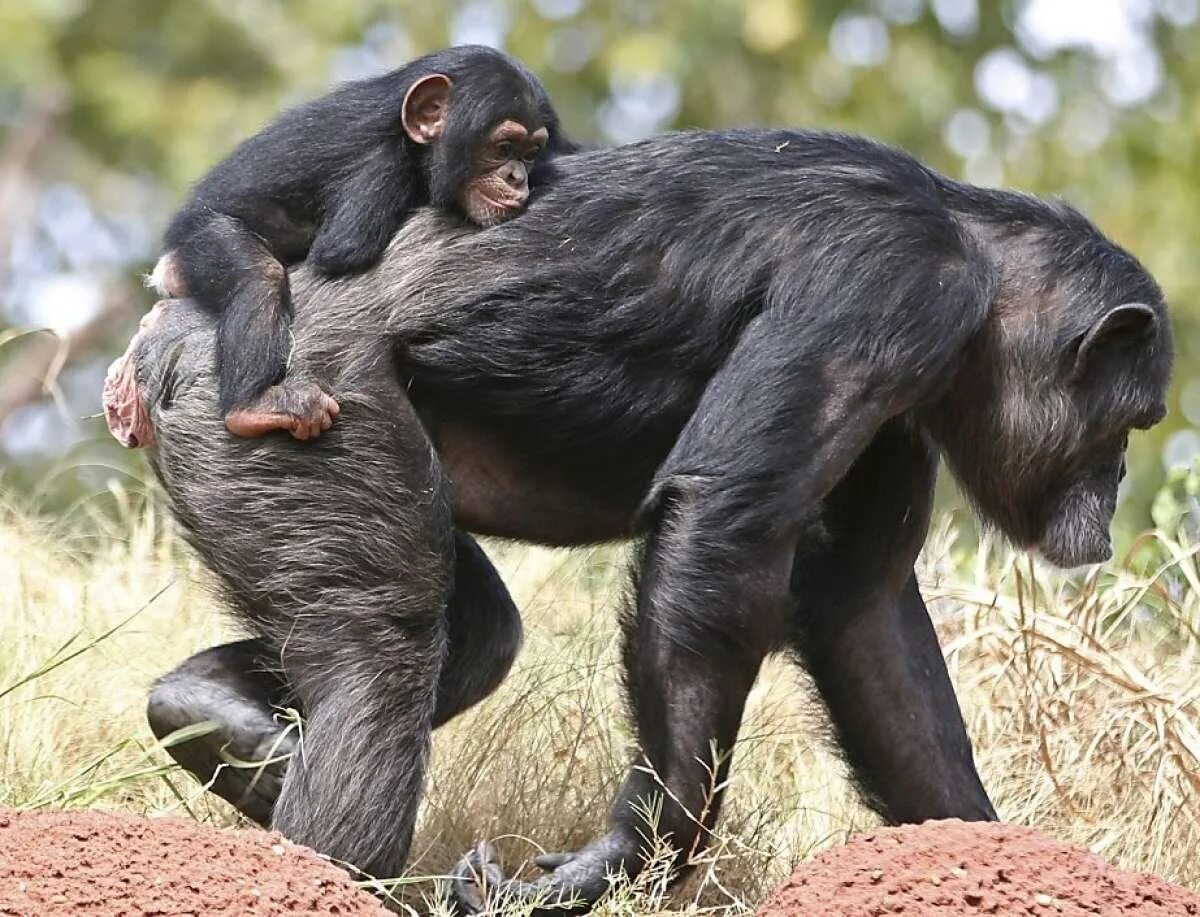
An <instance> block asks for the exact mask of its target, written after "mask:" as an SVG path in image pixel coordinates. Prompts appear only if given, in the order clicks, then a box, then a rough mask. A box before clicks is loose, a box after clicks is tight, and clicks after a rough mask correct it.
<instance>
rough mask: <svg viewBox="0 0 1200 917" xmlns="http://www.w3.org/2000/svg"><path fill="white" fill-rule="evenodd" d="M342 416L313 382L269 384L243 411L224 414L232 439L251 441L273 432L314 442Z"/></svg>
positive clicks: (238, 409) (334, 403)
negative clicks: (285, 432) (250, 439)
mask: <svg viewBox="0 0 1200 917" xmlns="http://www.w3.org/2000/svg"><path fill="white" fill-rule="evenodd" d="M339 413H341V408H340V407H339V406H338V403H337V402H336V401H334V400H333V399H332V398H330V397H329V396H328V395H327V394H325V392H323V391H322V390H321V388H320V386H318V385H316V384H314V383H312V382H284V383H282V384H280V385H272V386H271V387H270V388H269V389H267V390H266V391H265V392H263V393H262V394H261V395H260V396H259V397H258V398H256V399H255V400H254V401H252V402H251V403H250V404H248V405H247V406H246V407H244V408H234V409H233V410H232V411H230V412H229V413H228V414H226V415H225V426H226V427H227V428H228V429H229V432H230V433H232V434H234V435H235V436H245V437H248V438H254V437H257V436H263V435H264V434H266V433H270V432H271V431H272V430H287V431H288V432H289V433H291V434H292V436H294V437H295V438H296V439H314V438H316V437H318V436H320V435H321V433H323V432H324V431H325V430H328V429H329V428H330V426H332V425H333V422H334V420H336V419H337V416H338V414H339Z"/></svg>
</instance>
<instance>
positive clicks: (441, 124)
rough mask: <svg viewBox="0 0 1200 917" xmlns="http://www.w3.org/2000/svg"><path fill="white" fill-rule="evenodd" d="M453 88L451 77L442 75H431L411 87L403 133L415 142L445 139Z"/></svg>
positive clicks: (403, 120) (407, 97) (407, 98)
mask: <svg viewBox="0 0 1200 917" xmlns="http://www.w3.org/2000/svg"><path fill="white" fill-rule="evenodd" d="M453 87H454V84H453V83H452V82H451V80H450V77H448V76H446V75H445V74H443V73H431V74H430V75H429V76H423V77H421V78H420V79H419V80H417V81H416V82H415V83H413V84H412V85H411V86H410V87H409V88H408V92H407V93H405V95H404V109H403V111H402V113H401V116H400V119H401V121H402V122H403V123H404V132H405V133H406V134H408V136H409V137H411V138H412V140H413V142H414V143H421V144H425V143H433V141H435V140H437V139H438V137H440V136H442V131H443V130H445V129H446V115H447V114H448V113H449V111H450V91H451V89H453Z"/></svg>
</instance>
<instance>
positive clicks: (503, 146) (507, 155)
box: [496, 140, 513, 159]
mask: <svg viewBox="0 0 1200 917" xmlns="http://www.w3.org/2000/svg"><path fill="white" fill-rule="evenodd" d="M496 155H497V156H499V157H500V158H501V159H512V158H513V145H512V143H511V142H509V141H508V140H501V141H500V142H499V143H497V144H496Z"/></svg>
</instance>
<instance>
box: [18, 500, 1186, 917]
mask: <svg viewBox="0 0 1200 917" xmlns="http://www.w3.org/2000/svg"><path fill="white" fill-rule="evenodd" d="M86 528H87V530H88V531H90V532H92V534H91V535H89V536H87V537H84V536H81V535H79V534H77V533H78V532H79V531H80V530H81V529H80V528H79V527H77V526H72V527H70V528H66V527H60V528H55V527H53V526H48V525H47V524H45V523H42V522H35V521H34V520H33V519H32V517H30V516H28V515H26V514H22V513H20V512H18V511H16V510H14V509H12V508H11V507H0V577H2V580H0V581H3V582H5V583H6V584H8V588H7V589H6V590H5V591H4V593H3V595H2V596H0V756H2V757H0V805H8V806H43V805H68V806H95V807H103V808H123V809H129V810H133V811H135V812H140V813H145V814H150V815H159V814H165V813H175V814H179V813H181V812H184V813H190V814H191V815H193V816H194V817H196V818H199V819H202V820H209V821H213V822H215V823H218V824H230V823H233V821H234V818H233V815H232V813H231V812H230V810H229V809H228V808H227V807H225V806H224V805H222V804H220V803H219V802H214V801H213V800H212V799H211V798H210V797H207V796H205V795H204V794H203V793H202V791H201V790H200V788H199V787H197V786H196V785H195V784H194V783H192V782H190V781H189V780H188V779H185V778H184V777H183V776H182V775H180V774H179V773H178V772H175V771H171V770H170V768H167V767H164V764H165V761H166V760H167V759H166V756H165V755H163V754H162V752H161V751H159V750H156V749H154V748H153V739H152V737H151V736H150V733H149V731H148V729H147V728H146V726H145V724H144V720H143V715H142V710H143V704H144V698H145V694H146V690H147V687H148V685H149V683H150V681H151V680H152V679H153V678H154V677H155V676H156V675H158V674H161V673H162V672H163V671H165V670H166V669H168V668H169V667H171V666H172V665H173V664H175V663H176V662H177V661H179V660H180V659H182V658H183V657H184V656H186V655H187V654H189V653H191V652H193V651H195V650H197V649H199V648H201V647H204V646H207V645H211V644H213V643H214V642H217V641H219V640H221V639H223V638H225V637H227V636H228V632H227V631H226V630H225V628H224V622H223V619H222V616H221V614H220V612H219V609H218V608H217V607H216V606H215V605H214V603H213V602H212V601H211V600H210V599H209V598H208V597H207V596H206V594H205V591H204V590H203V588H202V587H201V586H198V585H196V581H197V580H199V579H201V578H200V577H199V575H198V571H197V570H196V569H195V565H194V564H189V563H188V562H186V560H181V559H180V558H181V557H183V556H185V552H183V551H182V550H181V549H180V546H179V545H178V544H177V543H175V542H174V540H173V539H172V538H171V536H170V534H169V533H168V532H166V531H164V530H163V526H162V525H161V523H160V521H159V520H158V519H157V518H156V517H155V516H153V515H133V514H126V516H125V517H124V518H123V519H122V521H121V522H120V523H118V524H115V525H111V526H108V527H106V526H104V525H103V524H100V523H94V524H93V525H91V526H88V527H86ZM1155 537H1156V538H1157V539H1158V541H1157V551H1158V553H1159V554H1160V555H1161V556H1163V557H1164V558H1170V559H1169V560H1167V561H1165V562H1164V563H1162V564H1161V565H1160V566H1159V568H1157V569H1154V570H1151V571H1150V572H1149V573H1147V574H1144V575H1139V574H1135V573H1133V572H1130V570H1128V569H1123V568H1121V567H1119V566H1116V567H1110V568H1106V569H1104V570H1103V571H1096V572H1094V573H1093V574H1092V575H1090V576H1089V577H1088V578H1087V579H1085V580H1083V581H1082V582H1080V581H1078V580H1076V581H1071V580H1068V579H1065V578H1062V577H1059V576H1056V575H1050V574H1048V573H1047V571H1045V570H1042V569H1039V568H1036V567H1033V566H1031V564H1030V563H1029V561H1028V560H1027V559H1025V558H1023V557H1020V556H1013V555H1011V554H1008V553H1006V552H1004V551H1002V550H997V549H995V548H994V546H991V545H989V544H986V543H985V544H984V546H983V548H982V550H981V551H980V552H979V553H978V555H977V556H976V557H975V559H974V560H973V561H971V564H972V566H971V567H970V568H968V569H967V572H966V573H965V574H964V572H963V563H962V562H961V561H960V562H959V563H957V564H951V562H950V560H949V558H950V557H951V556H954V555H955V553H956V552H954V551H953V550H952V547H951V541H952V538H951V533H950V532H949V531H948V530H942V531H941V532H939V533H937V534H936V535H935V537H934V538H933V539H932V541H931V548H930V551H929V555H928V559H927V560H926V563H925V579H924V581H925V587H926V594H927V596H928V597H930V598H931V600H932V603H933V605H934V608H935V610H936V614H937V618H938V622H939V627H940V629H941V632H942V636H943V640H944V643H945V645H946V649H947V657H948V659H949V661H950V664H951V670H952V674H953V676H954V678H955V681H956V684H957V686H958V690H959V695H960V697H961V698H962V701H963V705H964V709H965V713H966V716H967V720H968V723H969V726H970V729H971V733H972V735H973V737H974V739H975V742H976V746H977V750H978V759H979V764H980V767H981V770H982V771H983V774H984V778H985V782H986V783H987V785H988V786H989V788H990V790H991V792H992V794H993V796H994V798H995V799H996V802H997V806H998V808H999V810H1000V812H1001V813H1002V815H1003V816H1004V817H1006V818H1007V819H1009V820H1012V821H1017V822H1022V823H1026V824H1032V825H1037V826H1039V827H1042V828H1044V829H1046V830H1048V831H1049V832H1050V833H1052V834H1054V835H1056V836H1058V837H1061V838H1064V839H1067V840H1070V841H1074V842H1078V843H1081V844H1085V845H1088V846H1090V847H1092V849H1094V850H1097V851H1099V852H1101V853H1103V854H1104V855H1106V856H1108V857H1110V858H1112V859H1115V860H1116V861H1117V862H1119V863H1121V864H1122V865H1124V866H1127V867H1133V868H1139V869H1146V870H1151V871H1154V872H1157V873H1159V874H1161V875H1164V876H1166V877H1168V878H1170V879H1174V880H1177V881H1181V882H1183V883H1185V884H1189V885H1192V886H1200V862H1197V861H1196V859H1195V858H1194V857H1193V856H1192V851H1193V850H1195V849H1196V847H1197V844H1198V843H1200V801H1198V800H1200V794H1198V793H1197V790H1198V789H1200V785H1198V784H1200V727H1198V720H1197V712H1198V711H1197V702H1198V701H1197V698H1198V694H1200V672H1198V671H1197V667H1196V659H1197V638H1196V634H1197V630H1198V625H1200V621H1198V620H1197V616H1198V614H1200V611H1198V608H1197V596H1198V595H1200V572H1198V569H1197V564H1196V559H1195V557H1194V556H1193V555H1192V554H1191V553H1190V552H1189V551H1188V549H1186V548H1185V547H1183V546H1181V545H1178V544H1175V543H1173V542H1171V541H1169V540H1168V539H1166V538H1164V537H1162V536H1155ZM493 554H494V556H495V557H496V559H497V561H498V563H499V564H500V566H501V568H502V571H503V573H504V576H505V579H506V581H507V582H508V583H509V585H510V587H511V588H512V590H513V593H514V596H515V597H516V599H517V601H518V603H519V605H520V606H521V607H522V609H523V610H524V613H525V620H526V622H527V626H528V635H527V641H526V646H525V650H524V652H523V654H522V658H521V661H520V662H519V663H518V667H517V669H516V671H515V672H514V674H513V676H512V677H511V678H510V679H509V680H508V682H507V683H506V684H505V686H504V687H503V688H502V689H501V691H499V692H498V693H497V695H496V696H495V697H493V698H492V699H490V700H489V701H488V702H487V703H485V704H483V705H481V706H480V708H478V709H477V710H475V711H472V712H471V713H469V714H467V715H465V716H463V717H460V718H459V719H458V720H456V721H455V722H453V723H452V724H450V725H449V726H447V727H446V728H445V729H444V730H442V731H441V732H440V733H439V734H438V735H437V738H436V749H435V763H434V770H433V774H432V778H431V782H430V787H429V793H428V797H427V803H426V805H425V807H424V809H423V812H422V816H421V823H420V826H419V830H418V836H417V840H416V844H415V846H414V851H413V860H412V866H411V869H410V874H411V876H412V877H413V878H414V881H413V882H412V883H411V884H410V885H409V886H408V898H409V900H412V899H413V897H414V896H419V895H421V894H422V893H429V892H430V891H431V889H432V886H431V883H429V882H428V881H426V880H423V879H422V878H420V877H427V876H431V875H436V874H438V873H440V872H442V871H443V870H445V869H446V868H447V867H448V866H449V865H450V864H451V863H452V862H453V860H454V859H455V858H456V857H457V855H458V854H459V853H460V852H461V851H462V850H464V849H466V848H467V847H468V846H469V845H470V843H471V842H472V841H473V840H474V839H475V838H477V837H479V836H492V837H496V836H501V842H500V845H501V847H502V849H503V850H504V851H505V854H506V860H507V863H508V865H510V866H515V865H517V864H519V863H521V862H522V861H524V860H526V859H528V858H529V857H530V856H531V855H532V854H534V853H536V852H538V848H537V847H536V846H535V844H534V840H536V841H537V842H539V843H542V844H547V845H551V847H552V848H553V849H572V848H573V847H575V846H576V845H578V844H580V843H581V842H583V841H585V840H587V839H589V838H590V837H592V836H594V835H595V834H596V832H598V831H599V830H600V829H601V827H602V825H603V823H604V819H605V816H606V813H607V809H608V805H609V800H610V799H611V796H612V793H613V791H614V789H615V786H616V783H617V781H618V780H619V778H620V776H621V775H622V773H623V771H624V768H625V766H626V765H627V764H628V762H629V760H630V758H629V755H630V732H629V728H628V725H627V724H626V722H625V720H624V717H623V708H622V704H621V700H620V692H619V679H618V673H617V669H616V662H615V657H616V639H615V624H614V622H615V614H614V608H615V605H616V603H617V602H618V601H619V597H620V595H621V592H622V583H623V552H621V551H620V550H618V549H603V550H594V551H588V552H576V553H565V552H551V551H541V550H529V549H521V548H515V547H511V546H500V547H498V548H496V549H495V551H494V552H493ZM31 676H32V677H31ZM821 733H822V727H821V719H820V713H819V711H816V710H815V709H814V707H813V705H812V703H811V702H810V701H809V700H808V692H807V690H806V685H805V683H804V680H803V678H802V677H801V676H800V675H799V674H798V673H797V672H796V671H795V670H794V669H792V668H791V667H790V666H788V665H786V664H785V663H784V662H782V661H773V662H772V663H771V664H770V665H769V666H768V667H767V670H766V671H765V673H764V675H763V677H762V678H761V679H760V682H759V684H758V685H757V686H756V688H755V690H754V693H753V696H752V698H751V704H750V710H749V714H748V717H747V720H746V724H745V726H744V728H743V731H742V738H741V740H740V742H739V744H738V747H737V752H736V754H737V761H736V764H735V767H734V777H733V782H732V786H731V789H730V797H729V801H728V807H727V810H726V816H725V818H724V819H723V821H722V826H721V834H720V839H719V842H718V844H717V845H716V847H715V849H713V850H712V851H709V852H708V853H707V854H705V855H704V856H703V858H702V861H701V862H699V863H698V866H699V868H698V869H697V871H696V874H695V875H694V876H693V878H692V879H691V880H690V881H689V882H688V883H687V884H686V885H685V886H683V887H682V888H681V889H679V890H677V891H676V892H675V893H674V894H672V895H669V896H668V895H667V894H666V893H665V891H664V882H663V877H664V869H663V868H659V869H655V870H651V871H650V872H649V873H647V874H646V875H645V876H644V877H643V878H642V879H640V880H639V881H638V882H637V883H635V884H634V885H633V886H632V887H630V886H628V885H626V886H624V887H622V888H620V889H619V890H618V892H617V893H616V894H614V895H612V896H611V900H609V901H607V902H606V903H605V905H604V906H603V908H602V910H601V913H604V914H607V915H626V914H650V913H657V912H670V913H701V912H705V913H707V912H720V913H725V914H730V915H733V914H742V913H746V912H748V911H749V909H751V908H752V906H753V904H754V903H755V902H757V901H758V900H760V899H761V897H762V896H763V894H764V893H765V892H766V891H767V889H769V888H770V887H771V886H772V885H773V884H774V883H775V882H776V881H778V880H779V879H780V878H782V877H783V876H784V875H785V874H786V873H787V872H788V871H789V869H790V868H791V866H792V865H793V864H794V863H795V862H797V861H798V860H800V859H802V858H804V857H806V856H808V855H810V854H811V853H812V852H814V851H816V850H818V849H820V848H823V847H825V846H828V845H830V844H833V843H836V842H838V841H841V840H843V839H845V838H846V836H847V835H848V834H850V833H851V832H853V831H854V830H856V829H858V828H862V827H865V826H867V825H870V824H872V823H873V819H872V816H871V815H870V814H869V813H866V812H864V811H863V810H862V809H861V808H860V807H859V806H858V804H857V803H856V802H855V800H854V798H853V795H852V794H851V793H850V791H849V789H848V787H847V785H846V783H845V781H844V779H843V778H842V772H841V767H840V765H839V764H838V762H837V761H836V759H835V758H834V757H833V756H831V755H830V754H829V752H828V750H827V749H826V748H824V747H823V745H822V743H821V741H820V740H819V738H818V737H819V736H820V735H821ZM658 862H659V863H660V864H663V865H664V866H665V863H666V857H665V856H664V857H661V858H660V859H659V861H658Z"/></svg>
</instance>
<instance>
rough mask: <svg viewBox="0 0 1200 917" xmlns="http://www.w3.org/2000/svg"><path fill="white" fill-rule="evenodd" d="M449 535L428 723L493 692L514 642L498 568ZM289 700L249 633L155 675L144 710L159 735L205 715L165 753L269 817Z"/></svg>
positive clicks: (263, 647)
mask: <svg viewBox="0 0 1200 917" xmlns="http://www.w3.org/2000/svg"><path fill="white" fill-rule="evenodd" d="M454 543H455V559H454V586H453V589H452V591H451V595H450V600H449V603H448V605H447V609H446V619H447V629H448V631H449V639H450V647H449V650H448V653H447V656H446V660H445V662H444V663H443V665H442V672H441V677H440V679H439V682H438V696H437V707H436V708H435V710H434V715H433V725H434V727H435V728H436V727H437V726H440V725H441V724H442V723H444V722H446V721H447V720H449V719H451V718H452V717H454V716H457V715H458V714H459V713H461V712H462V711H464V710H466V709H468V708H469V707H471V706H473V705H474V704H476V703H478V702H479V701H481V700H483V698H485V697H486V696H487V695H489V694H491V693H492V691H494V690H495V689H496V688H497V687H498V686H499V685H500V683H501V682H502V681H503V680H504V677H505V676H506V675H507V674H508V671H509V669H510V668H511V667H512V663H513V660H514V659H515V658H516V655H517V651H518V650H519V649H520V646H521V618H520V616H519V614H518V612H517V608H516V606H515V605H514V604H513V601H512V598H511V597H510V596H509V594H508V590H507V588H505V586H504V582H503V581H502V580H501V579H500V575H499V574H498V573H497V572H496V568H495V567H494V566H492V563H491V561H490V560H489V559H488V557H487V555H486V554H484V553H483V550H482V549H481V548H480V547H479V545H478V544H477V543H476V542H475V540H474V539H473V538H472V537H471V536H470V535H468V534H466V533H465V532H456V533H455V539H454ZM272 657H273V658H274V661H272ZM293 705H298V704H297V701H296V700H295V698H293V697H291V687H290V685H288V683H287V681H286V675H285V673H284V672H282V671H281V669H280V662H279V653H278V651H273V650H272V649H271V647H270V646H269V645H268V644H267V643H266V641H264V640H263V639H262V638H253V639H250V640H240V641H238V642H236V643H227V644H225V645H223V646H218V647H213V648H212V649H207V650H204V651H202V652H200V653H197V654H196V655H194V656H192V657H190V658H189V659H186V660H184V662H183V663H181V664H180V665H179V666H178V667H177V668H175V669H174V670H172V671H171V672H169V673H168V674H167V675H164V676H163V677H162V678H160V679H159V680H158V681H157V682H156V683H155V685H154V688H153V690H152V691H151V694H150V700H149V703H148V705H147V716H148V718H149V720H150V726H151V729H152V730H153V731H154V734H155V735H156V736H158V737H159V738H160V739H161V738H165V737H166V736H167V735H169V734H170V733H172V732H174V731H175V730H177V729H182V728H184V727H188V726H196V725H199V724H201V723H205V722H209V723H211V724H212V726H213V727H214V728H213V731H211V732H208V733H206V734H204V735H201V736H197V737H196V738H193V739H190V740H188V741H186V742H180V743H177V744H174V745H172V746H171V747H170V748H168V749H167V751H168V752H169V754H170V755H171V756H172V757H173V758H175V760H176V761H178V762H179V764H180V765H181V766H182V767H184V768H185V769H186V770H188V771H190V772H191V773H193V774H194V775H196V777H197V778H198V779H199V780H200V781H201V782H202V783H205V784H210V786H211V789H212V791H213V792H214V793H216V794H217V795H218V796H221V797H222V798H223V799H225V800H227V801H228V802H230V803H232V804H233V805H234V806H236V807H237V808H238V809H239V810H240V811H241V812H242V813H243V814H245V815H247V816H249V817H250V818H252V819H254V820H255V821H257V822H259V823H260V824H268V823H269V822H270V818H271V812H272V809H273V807H274V804H275V800H276V799H277V798H278V796H279V790H280V788H281V786H282V781H283V776H284V774H285V773H286V771H287V760H286V759H287V756H288V755H290V753H291V752H292V751H293V750H294V748H295V746H296V741H297V737H298V732H297V728H296V725H295V724H290V723H287V722H285V721H283V720H282V719H281V718H280V716H279V713H280V710H281V708H284V707H286V706H293ZM302 712H303V711H301V713H302ZM264 762H265V763H264ZM245 764H258V765H259V766H254V767H246V766H244V765H245Z"/></svg>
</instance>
